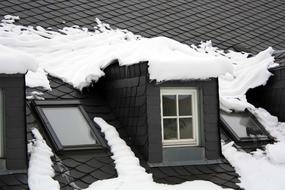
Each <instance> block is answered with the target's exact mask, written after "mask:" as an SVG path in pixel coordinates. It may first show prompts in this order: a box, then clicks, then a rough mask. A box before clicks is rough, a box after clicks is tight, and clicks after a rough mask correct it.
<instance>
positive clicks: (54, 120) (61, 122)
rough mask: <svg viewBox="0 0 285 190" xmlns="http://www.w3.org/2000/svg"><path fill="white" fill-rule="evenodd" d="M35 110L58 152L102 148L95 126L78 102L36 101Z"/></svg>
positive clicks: (102, 143)
mask: <svg viewBox="0 0 285 190" xmlns="http://www.w3.org/2000/svg"><path fill="white" fill-rule="evenodd" d="M35 108H36V110H37V112H38V113H39V115H40V118H41V120H42V122H43V124H44V126H45V128H46V130H47V132H48V133H49V134H50V136H51V137H52V142H53V143H54V145H55V147H56V148H57V150H79V149H93V148H100V147H102V145H104V142H103V140H102V138H101V137H100V135H99V132H98V131H97V129H96V128H95V126H94V125H95V124H94V123H93V122H92V121H90V119H89V117H88V115H87V113H86V112H85V111H84V109H83V107H82V106H81V105H80V102H78V101H35Z"/></svg>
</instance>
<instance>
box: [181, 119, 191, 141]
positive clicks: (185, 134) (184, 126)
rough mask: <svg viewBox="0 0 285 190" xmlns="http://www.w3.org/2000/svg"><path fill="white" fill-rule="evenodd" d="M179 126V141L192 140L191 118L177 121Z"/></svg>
mask: <svg viewBox="0 0 285 190" xmlns="http://www.w3.org/2000/svg"><path fill="white" fill-rule="evenodd" d="M179 126H180V138H181V139H193V124H192V118H181V119H179Z"/></svg>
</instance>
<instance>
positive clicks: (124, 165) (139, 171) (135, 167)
mask: <svg viewBox="0 0 285 190" xmlns="http://www.w3.org/2000/svg"><path fill="white" fill-rule="evenodd" d="M94 121H95V123H97V124H98V125H99V126H100V128H101V131H102V132H103V133H104V134H105V138H106V140H107V142H108V145H109V146H110V148H111V152H112V153H113V156H112V159H113V160H114V162H115V165H116V166H115V167H116V170H117V173H118V176H119V177H120V178H128V179H130V178H132V179H134V178H135V180H139V181H153V180H152V175H151V174H148V173H146V171H145V169H144V168H143V167H142V166H140V162H139V159H138V158H137V157H136V156H135V154H134V153H133V152H132V150H131V149H130V147H129V146H128V145H127V144H126V143H125V141H124V140H122V139H121V138H120V137H119V134H118V132H117V130H116V129H115V128H114V127H113V126H111V125H109V124H108V123H107V122H106V121H104V120H103V119H102V118H99V117H95V118H94Z"/></svg>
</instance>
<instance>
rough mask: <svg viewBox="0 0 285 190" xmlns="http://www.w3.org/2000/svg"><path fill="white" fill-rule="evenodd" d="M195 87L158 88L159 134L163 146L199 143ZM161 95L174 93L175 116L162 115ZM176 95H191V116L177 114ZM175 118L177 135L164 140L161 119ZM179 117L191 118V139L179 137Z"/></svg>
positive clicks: (195, 144) (196, 144)
mask: <svg viewBox="0 0 285 190" xmlns="http://www.w3.org/2000/svg"><path fill="white" fill-rule="evenodd" d="M197 94H198V93H197V89H195V88H161V89H160V118H161V135H162V145H163V146H198V145H199V119H198V118H199V117H198V96H197ZM163 95H175V96H176V116H163V105H162V96H163ZM178 95H191V100H192V116H190V115H189V116H179V107H178V106H179V103H178ZM165 118H176V119H177V135H178V139H176V140H164V125H163V119H165ZM179 118H192V121H193V138H191V139H179V138H180V127H179Z"/></svg>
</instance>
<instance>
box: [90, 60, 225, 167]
mask: <svg viewBox="0 0 285 190" xmlns="http://www.w3.org/2000/svg"><path fill="white" fill-rule="evenodd" d="M104 72H105V73H106V76H105V77H104V78H102V79H100V80H99V82H98V85H100V86H101V88H102V91H103V92H104V97H106V98H107V100H108V101H107V102H108V103H109V105H110V107H111V109H112V110H113V111H114V114H115V115H116V116H117V118H118V121H119V122H120V123H121V124H122V125H123V126H125V129H126V131H127V133H128V135H129V138H130V139H129V140H131V144H132V145H134V146H136V147H137V148H138V151H139V152H140V153H141V154H142V155H144V158H145V159H146V160H147V161H149V162H161V161H162V143H161V142H162V139H161V127H160V126H161V123H160V122H161V121H160V88H161V87H195V88H197V90H198V91H199V111H200V113H201V114H202V115H203V119H202V118H200V121H199V123H200V126H201V129H202V130H201V131H200V133H201V134H203V135H201V136H202V138H201V145H202V146H203V147H205V154H206V157H205V159H209V160H215V159H219V158H220V155H221V150H220V136H219V131H218V127H217V126H218V110H219V107H218V106H219V105H218V85H217V84H218V81H217V80H216V79H210V80H192V81H183V82H182V81H171V82H163V83H161V84H156V83H155V82H153V83H150V80H149V76H148V65H147V63H146V62H142V63H140V64H136V65H131V66H119V65H118V63H115V64H112V65H110V66H109V67H107V68H106V69H105V70H104ZM96 90H97V88H95V89H94V91H96ZM203 136H205V137H203Z"/></svg>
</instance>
